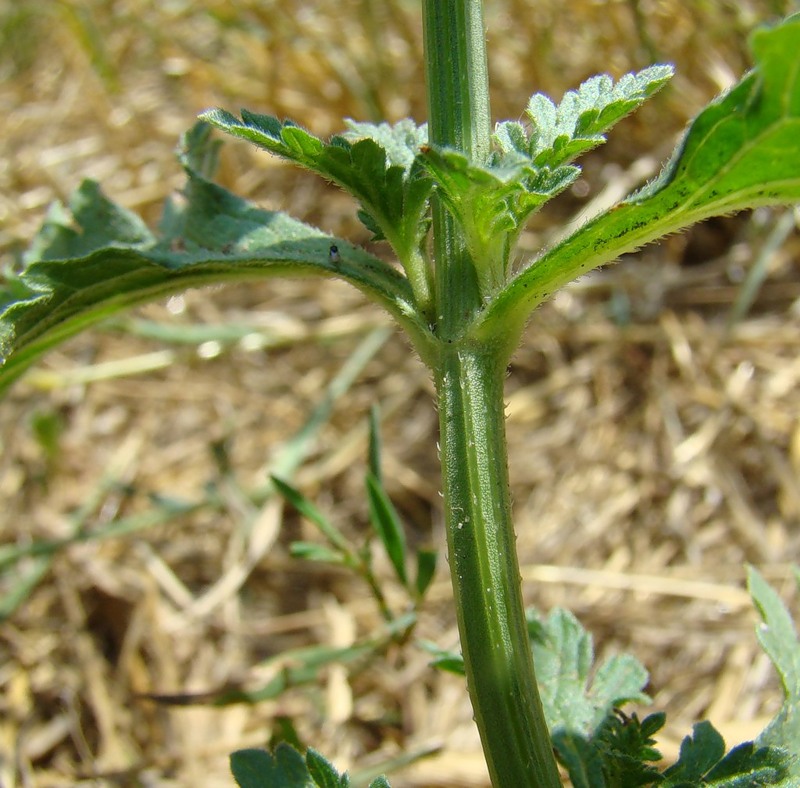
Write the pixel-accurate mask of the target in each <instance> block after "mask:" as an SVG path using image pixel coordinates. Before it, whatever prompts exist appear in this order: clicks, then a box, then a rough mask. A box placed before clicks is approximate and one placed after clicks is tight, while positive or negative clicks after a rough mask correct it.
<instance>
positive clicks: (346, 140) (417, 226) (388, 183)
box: [200, 109, 433, 311]
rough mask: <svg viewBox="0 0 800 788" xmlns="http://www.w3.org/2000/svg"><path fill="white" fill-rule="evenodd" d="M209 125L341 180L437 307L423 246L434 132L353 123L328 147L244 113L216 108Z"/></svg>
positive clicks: (405, 124)
mask: <svg viewBox="0 0 800 788" xmlns="http://www.w3.org/2000/svg"><path fill="white" fill-rule="evenodd" d="M200 117H201V118H202V119H203V120H205V121H207V122H208V123H211V124H212V125H214V126H216V127H217V128H220V129H222V130H223V131H225V132H227V133H228V134H231V135H233V136H235V137H239V138H240V139H245V140H248V141H250V142H253V143H255V144H256V145H258V146H259V147H260V148H264V149H265V150H268V151H269V152H270V153H273V154H275V155H276V156H280V157H281V158H284V159H288V160H289V161H292V162H294V163H295V164H298V165H299V166H301V167H304V168H306V169H308V170H311V171H312V172H315V173H317V174H318V175H321V176H322V177H323V178H326V179H328V180H330V181H333V182H334V183H336V184H337V185H338V186H340V187H341V188H342V189H344V190H345V191H347V192H348V193H350V194H351V195H353V197H355V198H356V199H357V200H358V202H359V203H360V205H361V211H360V213H359V215H360V217H361V218H362V221H363V222H364V224H365V225H366V226H367V228H368V229H369V230H370V231H372V232H373V233H374V234H375V237H376V238H377V239H383V238H385V239H386V240H388V241H389V243H390V244H391V245H392V248H393V249H394V251H395V253H396V254H397V256H398V259H399V260H400V262H401V264H402V265H403V267H404V268H405V270H406V273H407V274H408V276H409V279H410V280H411V282H412V287H413V289H414V292H415V296H416V298H417V301H418V305H419V307H420V308H421V309H422V310H423V311H424V310H425V309H427V308H428V306H429V303H428V301H429V298H430V292H429V287H430V282H429V281H428V280H429V277H430V272H429V271H427V269H426V264H425V263H424V261H423V259H422V256H421V253H420V247H421V245H422V241H423V238H424V237H425V235H426V233H427V230H428V221H427V218H426V217H427V214H428V204H429V198H430V195H431V191H432V188H433V184H432V183H431V181H430V178H429V177H428V174H427V173H426V172H425V170H424V169H423V168H422V167H421V166H420V165H419V163H418V161H417V154H418V152H419V149H420V147H421V145H422V144H424V142H425V140H426V139H427V128H426V127H425V126H424V125H423V126H416V125H415V124H414V123H413V122H412V121H410V120H403V121H400V122H399V123H397V124H395V125H394V126H391V125H389V124H388V123H382V124H379V125H375V124H370V123H355V122H353V121H350V122H349V123H348V131H346V132H345V133H344V134H343V135H340V136H335V137H333V138H332V139H331V140H330V141H328V142H323V141H322V140H320V139H318V138H317V137H314V136H313V135H312V134H310V133H309V132H308V131H306V130H305V129H301V128H300V127H299V126H297V125H295V124H294V123H293V122H292V121H283V122H281V121H280V120H278V119H277V118H275V117H273V116H271V115H259V114H256V113H253V112H248V111H247V110H242V117H241V119H239V118H237V117H236V116H235V115H232V114H231V113H230V112H226V111H225V110H222V109H210V110H207V111H206V112H204V113H203V114H202V115H201V116H200Z"/></svg>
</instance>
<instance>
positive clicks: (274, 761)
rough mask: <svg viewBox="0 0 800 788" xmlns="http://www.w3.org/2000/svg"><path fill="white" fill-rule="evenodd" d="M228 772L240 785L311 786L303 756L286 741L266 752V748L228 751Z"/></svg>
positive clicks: (261, 787)
mask: <svg viewBox="0 0 800 788" xmlns="http://www.w3.org/2000/svg"><path fill="white" fill-rule="evenodd" d="M231 771H232V772H233V776H234V777H235V778H236V782H237V784H238V785H239V786H240V788H315V785H314V782H313V780H312V779H311V776H310V775H309V773H308V768H307V767H306V764H305V761H304V760H303V756H302V755H300V753H299V752H297V750H295V749H294V748H292V747H290V746H289V745H288V744H281V745H279V746H278V748H277V749H276V750H275V754H274V755H270V754H269V753H268V752H267V751H266V750H255V749H252V750H238V751H237V752H234V753H232V754H231Z"/></svg>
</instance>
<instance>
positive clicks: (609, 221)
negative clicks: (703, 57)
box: [477, 15, 800, 336]
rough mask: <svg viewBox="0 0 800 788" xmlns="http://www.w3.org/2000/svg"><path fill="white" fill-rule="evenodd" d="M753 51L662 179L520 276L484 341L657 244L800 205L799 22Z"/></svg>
mask: <svg viewBox="0 0 800 788" xmlns="http://www.w3.org/2000/svg"><path fill="white" fill-rule="evenodd" d="M751 49H752V51H753V55H754V58H755V61H756V67H755V69H754V70H753V71H751V72H750V73H748V74H747V75H745V77H744V78H743V79H742V80H741V81H740V82H739V83H738V84H737V85H736V86H734V87H733V88H732V89H731V90H730V91H728V92H727V93H726V94H724V95H723V96H721V97H720V98H718V99H716V100H715V101H714V102H712V103H711V104H710V105H709V106H708V107H707V108H706V109H704V110H703V111H702V112H701V113H700V114H699V115H698V116H697V118H696V119H695V120H694V121H693V122H692V123H691V125H690V126H689V129H688V131H687V132H686V134H685V135H684V137H683V140H682V142H681V143H680V145H679V146H678V148H677V150H676V152H675V154H674V155H673V158H672V159H671V161H670V163H669V164H668V165H667V167H666V168H665V169H664V171H663V172H662V174H661V175H660V176H659V177H658V178H657V179H656V180H655V181H653V182H652V183H651V184H650V185H649V186H647V187H645V188H644V189H642V190H641V191H639V192H638V193H636V194H634V195H632V196H631V197H629V198H628V199H626V200H625V201H624V202H622V203H620V204H618V205H616V206H614V207H613V208H611V209H609V210H608V211H606V212H605V213H603V214H601V215H600V216H598V217H596V218H594V219H593V220H591V221H589V222H587V223H586V224H584V225H583V226H582V227H581V228H580V229H578V230H577V231H576V232H574V233H573V234H572V235H570V236H569V237H567V238H566V239H564V240H563V241H562V242H561V243H559V244H558V245H557V246H555V247H554V248H552V249H550V250H549V251H547V252H545V253H544V254H543V255H542V256H541V257H539V258H538V259H537V260H534V261H533V262H532V263H531V264H530V265H529V266H528V267H526V268H525V269H524V270H523V271H522V272H520V273H519V274H518V275H517V276H516V277H515V278H514V279H513V280H511V282H510V283H509V284H508V285H507V286H506V287H505V289H504V290H503V292H502V293H500V294H499V295H498V296H497V297H496V298H495V299H494V300H493V301H492V303H491V304H490V306H489V307H488V309H487V310H486V311H485V313H484V315H483V316H482V318H481V321H480V325H479V326H477V334H478V335H480V336H483V335H492V336H496V335H497V333H498V331H502V329H501V327H503V328H507V330H508V331H515V330H518V327H519V326H520V325H521V324H522V323H524V321H525V320H526V319H527V316H528V315H529V314H530V312H531V311H532V309H533V308H535V306H536V305H537V304H539V303H540V302H541V301H543V300H545V299H546V298H548V297H549V296H550V295H552V294H553V293H554V292H555V291H556V290H557V289H558V288H559V287H562V286H563V285H565V284H566V283H568V282H570V281H572V280H573V279H575V278H577V277H579V276H581V275H582V274H585V273H586V272H588V271H591V270H592V269H594V268H597V267H598V266H601V265H603V264H604V263H608V262H611V261H613V260H615V259H616V258H617V257H619V256H620V255H621V254H624V253H625V252H630V251H633V250H635V249H637V248H638V247H640V246H642V245H644V244H646V243H649V242H650V241H653V240H655V239H656V238H659V237H661V236H664V235H667V234H669V233H672V232H675V231H677V230H680V229H682V228H684V227H687V226H689V225H690V224H693V223H695V222H698V221H701V220H702V219H705V218H707V217H709V216H715V215H718V214H723V213H729V212H731V211H737V210H741V209H744V208H751V207H755V206H759V205H777V204H788V203H792V202H795V201H798V200H800V145H798V144H797V140H798V139H800V63H799V61H798V58H797V52H798V49H800V15H795V16H792V17H790V18H789V19H787V20H786V21H784V22H783V23H782V24H780V25H777V26H775V27H773V28H764V29H760V30H758V31H756V32H755V33H754V35H753V36H752V37H751ZM545 114H547V113H545ZM548 117H549V116H548ZM552 122H553V123H555V122H556V121H555V120H553V121H552Z"/></svg>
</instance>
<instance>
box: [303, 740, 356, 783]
mask: <svg viewBox="0 0 800 788" xmlns="http://www.w3.org/2000/svg"><path fill="white" fill-rule="evenodd" d="M306 766H307V767H308V773H309V774H310V775H311V778H312V779H313V780H314V782H315V784H316V785H317V786H319V788H348V786H349V785H350V780H349V779H348V777H347V775H346V774H344V775H341V776H340V775H339V772H337V771H336V769H335V768H334V766H333V764H332V763H331V762H330V761H328V760H327V759H326V758H324V757H323V756H322V755H320V753H318V752H317V751H316V750H314V749H312V748H311V747H309V748H308V750H307V752H306Z"/></svg>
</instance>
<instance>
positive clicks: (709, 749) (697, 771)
mask: <svg viewBox="0 0 800 788" xmlns="http://www.w3.org/2000/svg"><path fill="white" fill-rule="evenodd" d="M724 755H725V740H724V739H723V738H722V736H721V735H720V734H719V732H718V731H717V729H716V728H715V727H714V726H713V725H712V724H711V723H710V722H699V723H697V724H696V725H694V726H693V727H692V735H691V736H686V737H685V738H684V740H683V741H682V742H681V749H680V756H679V758H678V761H677V762H676V763H675V764H674V765H673V766H671V767H670V768H669V769H667V770H666V771H665V772H664V776H665V777H668V778H669V780H670V781H674V782H689V783H692V781H696V782H698V783H699V782H700V779H701V778H702V777H703V776H704V775H705V774H706V773H707V772H708V771H709V770H710V769H711V768H712V767H713V766H714V765H715V764H716V763H718V762H719V761H720V760H721V759H722V758H723V756H724ZM667 784H669V781H668V783H667Z"/></svg>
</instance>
